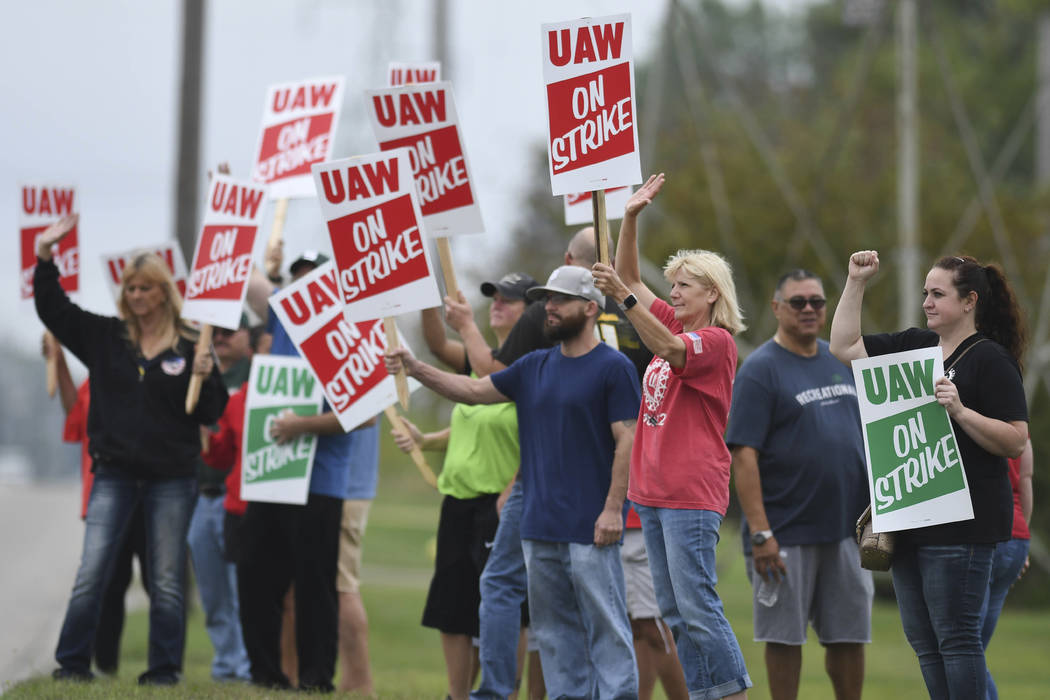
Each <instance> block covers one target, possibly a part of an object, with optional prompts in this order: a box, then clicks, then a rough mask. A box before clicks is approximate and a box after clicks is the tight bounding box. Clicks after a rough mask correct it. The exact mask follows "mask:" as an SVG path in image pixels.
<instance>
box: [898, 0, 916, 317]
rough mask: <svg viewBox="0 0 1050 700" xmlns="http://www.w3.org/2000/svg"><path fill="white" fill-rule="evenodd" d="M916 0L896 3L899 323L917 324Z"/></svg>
mask: <svg viewBox="0 0 1050 700" xmlns="http://www.w3.org/2000/svg"><path fill="white" fill-rule="evenodd" d="M917 14H918V12H917V7H916V0H899V2H898V4H897V140H898V149H897V233H898V236H899V237H900V238H899V250H898V253H899V259H898V266H899V268H900V271H899V276H898V278H897V280H898V287H897V318H898V321H897V327H898V328H911V327H913V326H915V325H916V324H917V321H918V313H919V304H918V302H917V298H918V293H917V290H918V289H919V287H918V286H917V285H918V284H919V260H918V256H919V148H918V141H919V134H918V129H919V124H918V121H919V120H918V114H919V107H918V100H917V98H918V93H917V88H918V65H917V64H918V60H917V54H918V26H917V25H918V21H917Z"/></svg>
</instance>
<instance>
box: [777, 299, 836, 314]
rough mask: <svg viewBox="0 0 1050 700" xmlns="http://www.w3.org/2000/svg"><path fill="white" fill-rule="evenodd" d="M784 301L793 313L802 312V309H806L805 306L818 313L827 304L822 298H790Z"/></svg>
mask: <svg viewBox="0 0 1050 700" xmlns="http://www.w3.org/2000/svg"><path fill="white" fill-rule="evenodd" d="M785 301H786V302H787V303H788V304H790V305H791V308H792V309H794V310H795V311H802V309H804V308H806V304H809V305H810V306H812V307H813V310H814V311H820V310H821V309H823V308H824V306H825V305H826V304H827V303H828V300H827V299H825V298H824V297H809V298H808V299H807V298H806V297H791V298H790V299H785Z"/></svg>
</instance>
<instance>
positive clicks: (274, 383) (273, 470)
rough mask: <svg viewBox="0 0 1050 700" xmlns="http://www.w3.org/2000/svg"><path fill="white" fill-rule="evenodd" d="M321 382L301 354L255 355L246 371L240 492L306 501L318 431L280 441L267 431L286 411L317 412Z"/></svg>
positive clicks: (276, 500) (252, 498) (247, 497)
mask: <svg viewBox="0 0 1050 700" xmlns="http://www.w3.org/2000/svg"><path fill="white" fill-rule="evenodd" d="M322 399H323V394H322V391H321V382H319V381H318V380H317V376H316V375H315V374H314V372H313V370H312V369H310V365H309V363H308V362H307V361H306V360H304V359H302V358H301V357H285V356H281V355H255V356H254V357H253V358H252V367H251V373H250V374H249V377H248V395H247V397H246V400H245V405H244V428H243V431H242V438H241V445H240V447H241V456H242V459H241V465H242V469H241V498H243V499H244V500H246V501H266V502H269V503H295V504H298V505H305V504H306V500H307V497H308V495H309V487H310V474H311V473H312V471H313V464H314V457H315V456H316V453H317V435H316V434H314V433H307V434H303V435H300V436H299V437H297V438H296V439H295V440H292V441H290V442H288V443H286V444H284V445H278V444H277V443H276V442H275V441H274V439H273V438H272V437H271V435H270V424H271V422H272V421H273V419H274V418H276V417H277V416H279V415H281V414H282V413H284V412H286V411H292V412H294V413H296V414H298V415H301V416H316V415H318V414H320V413H321V401H322Z"/></svg>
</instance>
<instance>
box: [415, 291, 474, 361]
mask: <svg viewBox="0 0 1050 700" xmlns="http://www.w3.org/2000/svg"><path fill="white" fill-rule="evenodd" d="M420 318H421V319H422V321H423V340H425V341H426V343H427V347H428V348H429V349H430V352H432V353H434V356H435V357H436V358H438V359H439V360H441V361H442V362H444V363H445V364H446V365H448V366H449V367H451V368H452V369H453V370H455V371H456V372H462V371H463V370H465V369H466V368H467V351H466V350H465V349H464V348H463V343H460V342H459V341H456V340H451V339H449V338H448V336H446V335H445V324H444V323H442V321H441V312H440V311H439V310H438V308H437V307H434V308H432V309H423V310H422V311H421V312H420Z"/></svg>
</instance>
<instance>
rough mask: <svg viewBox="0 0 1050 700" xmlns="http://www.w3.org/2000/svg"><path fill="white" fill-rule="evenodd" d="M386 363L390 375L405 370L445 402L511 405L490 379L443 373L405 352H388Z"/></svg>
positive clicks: (404, 350) (401, 350)
mask: <svg viewBox="0 0 1050 700" xmlns="http://www.w3.org/2000/svg"><path fill="white" fill-rule="evenodd" d="M385 359H386V369H387V372H389V373H390V374H397V373H398V372H400V371H401V370H402V369H404V370H405V372H406V373H407V374H408V376H410V377H412V378H414V379H416V380H418V381H419V382H420V383H421V384H422V385H423V386H425V387H427V388H428V389H430V390H432V391H434V392H436V393H438V394H441V395H442V396H444V397H445V398H446V399H451V400H452V401H457V402H459V403H465V404H468V405H471V406H473V405H475V404H487V403H505V402H507V401H510V399H509V398H508V397H506V396H504V395H503V394H502V393H500V391H499V390H498V389H496V387H495V385H494V384H493V383H492V379H491V378H490V377H484V378H482V379H475V378H473V377H467V376H465V375H462V374H452V373H451V372H442V371H441V370H439V369H437V368H436V367H431V366H430V365H428V364H427V363H425V362H421V361H419V360H417V359H416V358H414V357H412V353H410V352H409V351H408V350H407V349H406V348H403V347H401V348H396V349H393V350H387V352H386V357H385Z"/></svg>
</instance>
